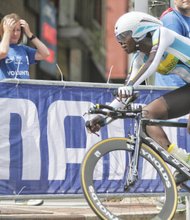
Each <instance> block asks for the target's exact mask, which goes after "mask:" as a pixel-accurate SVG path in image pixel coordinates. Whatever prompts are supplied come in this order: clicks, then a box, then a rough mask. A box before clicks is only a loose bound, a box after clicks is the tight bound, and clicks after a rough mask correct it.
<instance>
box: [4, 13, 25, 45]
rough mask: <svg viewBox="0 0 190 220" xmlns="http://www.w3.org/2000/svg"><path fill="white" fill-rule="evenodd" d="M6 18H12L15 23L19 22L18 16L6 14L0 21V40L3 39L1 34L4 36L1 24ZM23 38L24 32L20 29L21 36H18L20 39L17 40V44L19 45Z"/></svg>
mask: <svg viewBox="0 0 190 220" xmlns="http://www.w3.org/2000/svg"><path fill="white" fill-rule="evenodd" d="M8 18H13V19H14V20H15V21H16V22H18V21H20V19H21V18H20V16H19V15H18V14H15V13H11V14H7V15H5V16H4V17H3V18H2V20H1V23H0V38H1V39H2V37H3V34H4V30H3V23H4V21H5V20H6V19H8ZM23 36H24V30H23V28H22V27H21V35H20V38H19V40H18V44H19V43H21V42H22V41H23Z"/></svg>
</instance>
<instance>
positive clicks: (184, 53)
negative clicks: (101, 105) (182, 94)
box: [127, 27, 190, 87]
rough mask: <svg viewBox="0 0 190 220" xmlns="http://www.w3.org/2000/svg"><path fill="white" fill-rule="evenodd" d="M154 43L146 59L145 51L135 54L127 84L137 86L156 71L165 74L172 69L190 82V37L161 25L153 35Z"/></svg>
mask: <svg viewBox="0 0 190 220" xmlns="http://www.w3.org/2000/svg"><path fill="white" fill-rule="evenodd" d="M152 44H153V47H152V50H151V52H150V55H149V57H148V58H147V60H146V61H145V59H146V55H145V54H144V53H142V52H137V53H136V54H135V55H134V58H133V61H132V63H131V68H130V73H129V74H130V78H129V79H128V83H127V84H131V85H133V86H134V87H136V86H138V85H139V84H141V83H142V82H143V81H144V80H145V79H146V78H148V77H149V76H150V75H151V74H153V73H155V72H160V73H162V74H163V73H169V72H170V71H172V73H175V74H178V75H180V77H181V78H182V79H183V80H184V81H185V82H187V83H190V39H189V38H186V37H183V36H181V35H179V34H177V33H176V32H174V31H172V30H169V29H167V28H165V27H160V28H159V29H157V30H156V31H155V32H154V33H153V35H152ZM179 62H180V63H181V64H179Z"/></svg>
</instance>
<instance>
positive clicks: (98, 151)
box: [81, 138, 177, 220]
mask: <svg viewBox="0 0 190 220" xmlns="http://www.w3.org/2000/svg"><path fill="white" fill-rule="evenodd" d="M129 141H130V139H129V138H109V139H106V140H103V141H100V142H98V143H97V144H95V145H94V146H93V147H92V148H90V149H89V151H88V152H87V153H86V155H85V157H84V159H83V162H82V164H81V186H82V190H83V193H84V196H85V198H86V200H87V202H88V204H89V206H90V207H91V209H92V210H93V211H94V212H95V214H96V215H97V216H98V217H99V218H100V219H103V220H113V219H114V220H117V219H128V218H127V216H128V213H127V209H126V207H125V208H124V211H125V213H124V214H123V213H122V211H123V208H120V206H123V204H122V203H121V202H119V203H117V202H114V201H113V198H114V197H117V198H118V197H119V198H121V197H122V198H125V196H126V197H127V198H128V197H129V196H130V195H129V193H125V192H119V193H118V192H117V193H115V192H116V191H117V190H116V189H109V187H110V186H108V185H107V186H106V187H107V188H106V187H105V186H103V184H104V183H103V181H102V180H101V179H102V178H103V176H102V173H101V177H98V174H97V172H98V170H99V169H100V167H101V169H100V170H102V167H104V163H108V162H106V157H108V158H109V157H111V158H112V160H113V157H114V156H116V154H117V157H118V155H125V156H124V157H125V160H123V161H124V163H125V164H123V165H122V166H123V167H125V171H123V174H122V176H125V173H126V172H127V169H126V168H127V167H126V164H127V163H128V162H127V161H126V160H127V159H129V155H130V154H131V153H132V151H133V150H134V146H132V145H131V144H127V143H129ZM118 150H119V151H118ZM123 150H124V151H126V154H123ZM113 151H114V152H113ZM116 151H118V152H117V153H116ZM111 152H112V154H110V153H111ZM127 155H128V156H127ZM127 157H128V158H127ZM122 158H123V156H122ZM141 158H143V159H145V161H148V163H149V164H151V166H153V167H154V168H155V169H156V171H157V173H158V175H159V176H160V181H161V182H162V184H163V188H164V193H163V194H164V195H165V203H164V204H163V206H162V208H161V210H160V212H158V213H156V214H155V215H151V218H150V219H160V220H161V219H162V220H163V219H164V220H170V219H172V218H173V216H174V214H175V210H176V206H177V188H176V184H175V181H174V179H173V176H172V174H171V171H170V169H169V168H168V166H167V164H166V163H165V162H164V161H163V160H162V158H161V157H160V156H159V155H158V154H156V153H155V152H154V151H153V150H152V149H151V148H150V147H148V146H147V145H146V144H142V145H141V150H140V159H141ZM121 161H122V160H120V159H119V161H118V162H117V163H118V167H119V164H120V163H121ZM99 163H100V164H99ZM97 165H98V166H99V167H98V168H97V169H96V166H97ZM105 166H106V165H105ZM108 166H109V167H110V164H109V165H108ZM158 167H159V168H158ZM110 169H111V168H110ZM115 171H116V169H115ZM94 172H95V173H94ZM93 175H95V177H93ZM93 178H94V179H95V180H93ZM104 178H108V177H104ZM138 181H140V182H141V180H138ZM138 181H137V182H138ZM121 183H123V185H125V180H124V181H123V180H121V181H120V184H121ZM101 184H102V186H101ZM114 184H116V186H117V187H116V188H119V186H120V185H117V181H116V183H114ZM114 184H113V185H114ZM138 184H139V185H138ZM140 184H141V183H137V185H136V186H134V187H138V186H140ZM110 185H111V184H110ZM101 187H102V188H101ZM112 187H113V186H112ZM110 188H111V187H110ZM114 190H115V191H114ZM105 191H106V192H105ZM131 191H133V190H131ZM109 194H110V196H111V198H112V199H109V197H108V196H109ZM131 195H132V194H131ZM103 196H105V197H103ZM143 196H144V194H143ZM110 201H111V202H110ZM115 201H117V200H115ZM122 201H123V199H122ZM114 205H115V207H114ZM128 205H129V204H128ZM126 206H127V203H126ZM116 207H117V208H116ZM114 208H115V209H116V212H117V213H114ZM129 219H132V217H131V216H130V218H129ZM135 219H136V218H135Z"/></svg>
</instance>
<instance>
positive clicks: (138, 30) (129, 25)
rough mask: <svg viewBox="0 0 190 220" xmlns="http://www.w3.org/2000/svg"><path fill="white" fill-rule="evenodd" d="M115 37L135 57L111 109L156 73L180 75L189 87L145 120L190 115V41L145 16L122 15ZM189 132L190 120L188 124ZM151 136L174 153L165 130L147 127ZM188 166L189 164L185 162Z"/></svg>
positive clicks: (149, 110) (154, 107)
mask: <svg viewBox="0 0 190 220" xmlns="http://www.w3.org/2000/svg"><path fill="white" fill-rule="evenodd" d="M115 36H116V39H117V41H118V42H119V43H120V45H121V47H122V48H123V49H124V50H125V51H126V52H127V53H128V54H130V53H135V54H134V57H133V60H132V62H131V68H130V73H129V77H128V78H127V80H126V81H125V85H124V86H123V87H120V88H118V96H119V98H117V99H115V100H114V101H113V102H112V103H111V104H110V105H111V106H113V107H116V108H117V107H122V106H124V104H123V103H124V102H125V100H126V97H128V96H130V95H131V94H132V92H133V89H136V87H137V86H138V85H139V84H141V83H142V82H143V81H144V80H145V79H146V78H148V77H149V76H150V75H151V74H153V73H155V72H160V73H162V72H163V71H165V72H170V71H171V70H172V72H173V73H176V74H178V75H180V77H181V78H182V79H183V80H184V81H185V82H186V83H187V84H186V85H185V86H183V87H181V88H179V89H176V90H173V91H171V92H169V93H167V94H165V95H163V96H161V97H159V98H158V99H156V100H154V101H153V102H151V103H149V104H148V105H147V106H145V107H144V110H145V111H143V112H144V117H146V118H150V119H172V118H177V117H180V116H183V115H186V114H188V113H189V112H190V101H189V100H190V39H188V38H186V37H183V36H181V35H179V34H177V33H176V32H174V31H172V30H169V29H167V28H165V27H163V26H162V23H161V21H159V20H158V19H156V18H155V17H153V16H151V15H148V14H145V13H142V12H129V13H126V14H124V15H122V16H121V17H120V18H119V19H118V20H117V22H116V24H115ZM102 121H103V118H102V117H101V116H99V115H98V116H96V117H95V118H94V119H92V120H91V121H89V123H88V129H89V130H90V131H91V132H96V131H98V130H99V129H100V127H101V126H102V124H103V123H102ZM187 129H188V131H189V132H190V118H189V122H188V128H187ZM146 131H147V133H148V135H149V136H150V137H151V138H153V139H154V140H155V141H157V142H158V143H159V144H160V145H161V146H162V147H164V148H165V149H168V151H170V152H171V153H173V152H174V151H175V149H176V148H174V145H173V144H171V143H170V141H169V139H168V138H167V135H166V134H165V132H164V130H163V129H162V128H161V127H158V126H147V128H146ZM186 162H187V161H186Z"/></svg>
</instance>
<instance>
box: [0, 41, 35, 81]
mask: <svg viewBox="0 0 190 220" xmlns="http://www.w3.org/2000/svg"><path fill="white" fill-rule="evenodd" d="M35 53H36V49H35V48H32V47H29V46H26V45H21V44H19V45H18V44H11V45H10V46H9V52H8V54H7V57H6V58H4V59H2V60H0V80H2V79H5V78H19V79H29V78H30V74H29V66H30V65H31V64H34V63H36V61H35Z"/></svg>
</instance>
